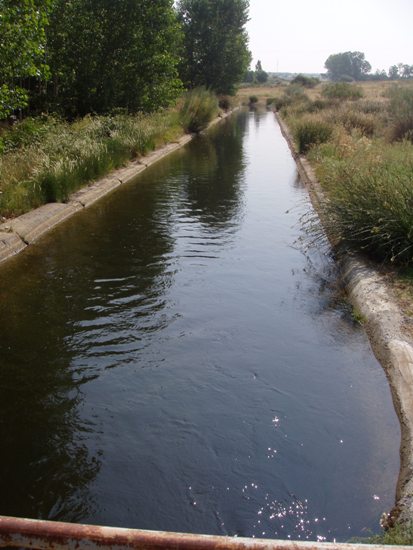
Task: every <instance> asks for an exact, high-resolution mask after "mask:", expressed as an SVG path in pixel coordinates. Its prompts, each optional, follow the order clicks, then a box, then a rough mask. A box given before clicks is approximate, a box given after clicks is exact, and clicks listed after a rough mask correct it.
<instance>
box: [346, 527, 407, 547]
mask: <svg viewBox="0 0 413 550" xmlns="http://www.w3.org/2000/svg"><path fill="white" fill-rule="evenodd" d="M350 542H354V543H355V542H361V543H364V544H386V545H395V546H412V545H413V523H412V522H410V523H400V524H398V525H395V526H394V527H391V528H390V529H388V530H386V531H383V533H380V534H379V535H373V536H371V537H368V538H363V539H353V540H352V541H350Z"/></svg>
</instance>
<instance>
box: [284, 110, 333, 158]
mask: <svg viewBox="0 0 413 550" xmlns="http://www.w3.org/2000/svg"><path fill="white" fill-rule="evenodd" d="M332 133H333V128H332V126H331V125H330V124H328V123H326V122H324V121H323V120H321V119H316V118H303V119H301V120H299V121H298V122H297V123H296V124H295V125H294V129H293V134H294V138H295V141H296V143H297V147H298V151H299V153H300V154H305V153H307V151H308V150H309V149H310V147H312V146H313V145H315V144H320V143H325V142H326V141H328V140H329V139H330V137H331V135H332Z"/></svg>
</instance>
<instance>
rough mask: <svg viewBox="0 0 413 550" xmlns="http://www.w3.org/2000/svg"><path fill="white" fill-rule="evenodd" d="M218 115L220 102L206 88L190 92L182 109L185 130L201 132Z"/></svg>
mask: <svg viewBox="0 0 413 550" xmlns="http://www.w3.org/2000/svg"><path fill="white" fill-rule="evenodd" d="M217 114H218V100H217V97H216V95H215V94H213V93H212V92H210V91H209V90H206V89H205V88H202V87H201V88H195V89H194V90H191V91H189V92H188V93H187V94H186V95H185V98H184V101H183V104H182V107H181V119H182V125H183V127H184V130H185V131H187V132H200V131H201V130H203V129H204V128H206V127H207V126H208V123H209V122H211V120H212V119H213V118H214V117H215V116H216V115H217Z"/></svg>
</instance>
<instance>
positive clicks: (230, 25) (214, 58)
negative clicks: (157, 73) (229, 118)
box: [178, 0, 251, 93]
mask: <svg viewBox="0 0 413 550" xmlns="http://www.w3.org/2000/svg"><path fill="white" fill-rule="evenodd" d="M248 9H249V2H248V0H180V2H179V3H178V14H179V18H180V21H181V23H182V27H183V31H184V48H183V61H182V64H181V76H182V79H183V81H184V83H185V84H186V85H187V86H188V87H190V88H193V87H195V86H206V87H207V88H210V89H212V90H214V91H216V92H218V93H233V92H234V86H235V84H236V83H237V82H240V81H241V79H242V77H243V75H244V73H245V71H246V70H247V69H248V67H249V63H250V60H251V54H250V52H249V50H248V35H247V31H246V28H245V25H246V23H247V21H248Z"/></svg>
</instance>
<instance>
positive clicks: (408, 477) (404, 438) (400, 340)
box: [275, 113, 413, 527]
mask: <svg viewBox="0 0 413 550" xmlns="http://www.w3.org/2000/svg"><path fill="white" fill-rule="evenodd" d="M275 115H276V118H277V120H278V123H279V125H280V128H281V131H282V133H283V135H284V137H285V139H286V141H287V143H288V145H289V147H290V150H291V153H292V155H293V157H294V159H295V161H296V164H297V169H298V172H299V174H300V177H301V179H302V181H303V182H305V184H306V185H307V187H308V190H309V193H310V196H311V199H312V202H313V204H314V206H315V208H316V209H318V207H319V205H320V203H321V202H322V201H324V200H325V197H324V195H323V192H322V189H321V187H320V184H319V182H318V181H317V178H316V176H315V173H314V171H313V169H312V167H311V165H310V163H309V162H308V160H307V159H306V158H305V157H303V156H300V155H299V154H298V152H297V150H296V147H295V144H294V140H293V137H292V135H291V134H290V131H289V129H288V127H287V126H286V124H285V123H284V121H283V120H282V118H281V117H280V116H279V115H278V113H275ZM337 260H338V263H339V266H340V270H341V275H342V279H343V282H344V285H345V289H346V291H347V295H348V299H349V301H350V303H351V304H352V306H353V307H354V308H355V309H356V310H357V311H358V312H359V313H360V315H361V316H362V319H363V325H364V328H365V330H366V332H367V334H368V336H369V339H370V342H371V346H372V349H373V351H374V353H375V355H376V357H377V359H378V360H379V362H380V363H381V365H382V366H383V368H384V370H385V372H386V375H387V378H388V381H389V384H390V388H391V392H392V397H393V403H394V406H395V409H396V413H397V416H398V418H399V421H400V426H401V445H400V475H399V480H398V484H397V490H396V503H395V507H394V508H393V510H391V511H390V513H389V514H388V516H386V514H384V515H383V518H382V524H383V526H384V527H387V526H392V525H393V524H394V522H395V521H400V522H407V521H411V520H412V517H413V516H412V514H413V340H412V336H411V334H412V333H411V328H410V330H409V329H408V327H409V324H410V323H409V320H408V319H407V318H406V316H405V315H404V314H403V313H402V311H401V309H400V307H399V306H398V304H397V300H396V298H395V296H394V295H393V293H392V290H391V288H389V285H388V284H387V283H386V280H385V278H384V277H383V276H381V275H380V273H379V272H378V271H377V270H375V269H374V268H373V267H371V266H369V265H368V264H367V263H366V262H365V261H363V259H361V258H360V257H359V256H356V255H354V254H351V253H349V252H348V251H345V250H339V251H338V253H337Z"/></svg>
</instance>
